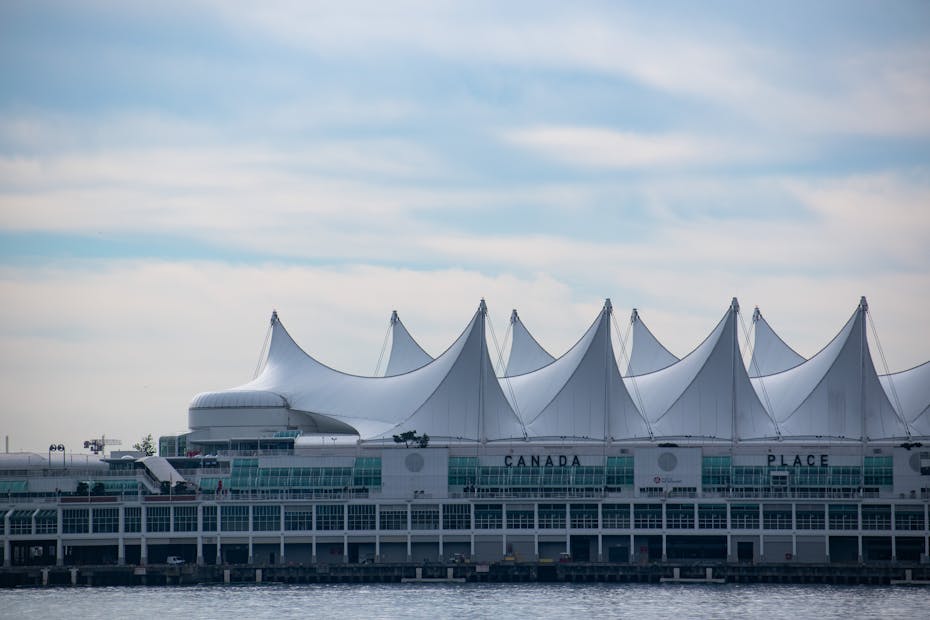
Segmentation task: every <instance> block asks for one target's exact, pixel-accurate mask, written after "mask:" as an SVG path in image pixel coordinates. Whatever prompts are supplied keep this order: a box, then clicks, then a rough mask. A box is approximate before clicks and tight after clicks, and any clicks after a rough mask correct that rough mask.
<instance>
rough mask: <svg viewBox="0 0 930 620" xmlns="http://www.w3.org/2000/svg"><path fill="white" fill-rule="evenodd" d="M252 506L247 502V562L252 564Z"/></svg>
mask: <svg viewBox="0 0 930 620" xmlns="http://www.w3.org/2000/svg"><path fill="white" fill-rule="evenodd" d="M252 508H253V506H252V505H251V504H249V520H248V524H249V564H252V563H253V562H254V556H253V554H252V531H253V530H254V526H253V525H252V523H253V521H252V518H253V516H254V515H253V513H254V512H255V511H254V510H252Z"/></svg>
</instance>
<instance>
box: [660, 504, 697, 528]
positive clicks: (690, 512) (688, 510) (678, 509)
mask: <svg viewBox="0 0 930 620" xmlns="http://www.w3.org/2000/svg"><path fill="white" fill-rule="evenodd" d="M665 523H666V527H668V528H669V529H676V530H683V529H693V528H694V504H667V505H666V506H665Z"/></svg>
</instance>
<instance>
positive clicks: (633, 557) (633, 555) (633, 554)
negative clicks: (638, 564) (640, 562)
mask: <svg viewBox="0 0 930 620" xmlns="http://www.w3.org/2000/svg"><path fill="white" fill-rule="evenodd" d="M630 523H631V524H632V521H631V522H630ZM633 541H634V538H633V532H630V564H632V563H633V562H634V561H636V549H634V548H633Z"/></svg>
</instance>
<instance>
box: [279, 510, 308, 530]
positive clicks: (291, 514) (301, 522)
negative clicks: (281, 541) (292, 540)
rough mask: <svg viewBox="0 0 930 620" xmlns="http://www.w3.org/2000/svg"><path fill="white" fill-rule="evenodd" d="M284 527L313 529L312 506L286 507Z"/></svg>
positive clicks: (288, 528)
mask: <svg viewBox="0 0 930 620" xmlns="http://www.w3.org/2000/svg"><path fill="white" fill-rule="evenodd" d="M284 529H286V530H288V531H308V530H312V529H313V506H304V507H299V508H288V509H286V510H285V511H284Z"/></svg>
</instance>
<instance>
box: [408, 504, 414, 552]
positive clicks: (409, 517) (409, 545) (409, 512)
mask: <svg viewBox="0 0 930 620" xmlns="http://www.w3.org/2000/svg"><path fill="white" fill-rule="evenodd" d="M411 513H412V511H411V510H410V502H409V501H408V502H407V561H408V562H412V561H413V541H412V540H411V538H410V532H411V531H412V530H413V522H412V520H413V515H412V514H411Z"/></svg>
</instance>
